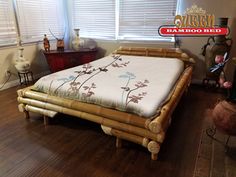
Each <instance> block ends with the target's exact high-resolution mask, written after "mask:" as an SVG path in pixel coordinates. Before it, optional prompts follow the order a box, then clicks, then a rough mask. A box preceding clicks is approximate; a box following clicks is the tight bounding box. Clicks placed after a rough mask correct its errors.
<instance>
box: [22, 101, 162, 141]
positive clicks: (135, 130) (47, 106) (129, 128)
mask: <svg viewBox="0 0 236 177" xmlns="http://www.w3.org/2000/svg"><path fill="white" fill-rule="evenodd" d="M18 102H20V103H24V104H28V105H32V106H34V107H38V108H39V109H41V110H51V111H55V112H59V113H63V114H67V115H71V116H75V117H79V118H82V119H85V120H89V121H92V122H95V123H98V124H101V125H105V126H108V127H111V128H115V129H117V130H121V131H125V132H128V133H132V134H135V135H138V136H142V137H147V138H149V139H152V140H155V141H158V142H163V140H164V132H162V133H159V134H155V133H153V132H151V131H149V130H147V129H144V128H140V127H136V126H133V125H129V124H125V123H121V122H118V121H114V120H110V119H107V118H104V117H101V116H97V115H93V114H89V113H85V112H81V111H77V110H73V109H69V108H64V107H62V106H58V105H53V104H51V103H44V102H41V101H37V100H32V99H29V98H22V97H18ZM29 111H30V110H29ZM34 111H35V110H34ZM34 111H33V112H34ZM38 113H40V111H38ZM43 113H44V112H42V114H43ZM43 115H44V114H43Z"/></svg>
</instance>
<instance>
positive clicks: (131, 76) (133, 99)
mask: <svg viewBox="0 0 236 177" xmlns="http://www.w3.org/2000/svg"><path fill="white" fill-rule="evenodd" d="M120 78H126V79H127V83H126V85H125V86H124V87H121V89H123V92H122V100H124V95H125V92H127V94H126V99H125V102H124V104H125V107H127V106H128V104H129V103H130V102H133V103H138V102H139V101H140V100H141V99H142V98H143V97H144V96H146V94H147V92H142V93H139V94H138V95H131V96H130V94H131V93H132V92H134V91H135V90H138V89H141V88H144V87H147V84H148V83H149V81H148V80H147V79H145V80H144V81H143V82H142V81H138V82H136V84H135V85H134V88H133V89H131V88H130V87H129V86H128V85H129V83H130V80H131V79H135V78H136V76H135V75H134V74H132V73H129V72H127V73H126V74H124V75H121V76H120Z"/></svg>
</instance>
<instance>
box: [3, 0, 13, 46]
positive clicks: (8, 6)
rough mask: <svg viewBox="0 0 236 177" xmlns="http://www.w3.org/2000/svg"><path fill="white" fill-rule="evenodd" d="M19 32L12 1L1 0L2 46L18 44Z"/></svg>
mask: <svg viewBox="0 0 236 177" xmlns="http://www.w3.org/2000/svg"><path fill="white" fill-rule="evenodd" d="M16 39H17V32H16V27H15V19H14V11H13V6H12V3H11V1H9V0H0V46H4V45H9V44H16Z"/></svg>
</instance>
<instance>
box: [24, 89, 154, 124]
mask: <svg viewBox="0 0 236 177" xmlns="http://www.w3.org/2000/svg"><path fill="white" fill-rule="evenodd" d="M23 97H29V98H32V99H35V100H39V101H43V102H48V103H52V104H54V105H59V106H62V107H66V108H69V109H73V110H78V111H81V112H87V113H91V114H95V115H99V116H102V117H107V118H109V119H112V120H115V121H119V122H122V123H127V124H131V125H134V126H138V127H141V128H148V125H149V123H150V122H151V120H150V119H146V118H143V117H140V116H137V115H134V114H130V113H126V112H122V111H118V110H113V109H109V108H104V107H102V106H98V105H94V104H88V103H82V102H79V101H76V100H70V99H65V98H60V97H56V96H51V95H47V94H45V93H40V92H36V91H31V90H27V91H25V92H24V94H23Z"/></svg>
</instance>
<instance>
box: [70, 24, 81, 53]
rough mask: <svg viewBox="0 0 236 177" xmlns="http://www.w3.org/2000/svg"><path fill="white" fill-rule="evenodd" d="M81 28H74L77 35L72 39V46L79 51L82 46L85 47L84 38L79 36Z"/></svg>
mask: <svg viewBox="0 0 236 177" xmlns="http://www.w3.org/2000/svg"><path fill="white" fill-rule="evenodd" d="M79 30H80V29H79V28H76V29H74V32H75V37H74V39H73V40H72V42H71V43H72V48H73V49H74V50H76V51H78V50H79V49H80V48H83V40H82V39H80V37H79Z"/></svg>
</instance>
